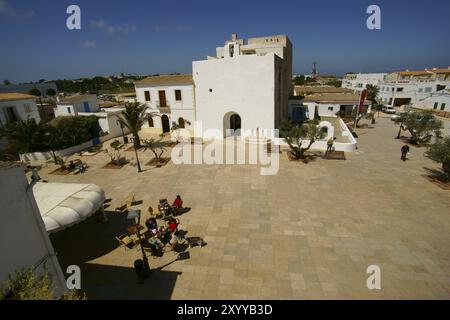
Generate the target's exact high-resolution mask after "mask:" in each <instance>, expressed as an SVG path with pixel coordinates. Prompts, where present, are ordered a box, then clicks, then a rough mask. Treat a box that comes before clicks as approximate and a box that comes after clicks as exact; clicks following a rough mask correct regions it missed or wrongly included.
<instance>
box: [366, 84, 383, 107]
mask: <svg viewBox="0 0 450 320" xmlns="http://www.w3.org/2000/svg"><path fill="white" fill-rule="evenodd" d="M366 90H367V100H370V101H372V104H376V103H377V97H378V93H380V88H378V86H376V85H373V84H368V85H367V86H366Z"/></svg>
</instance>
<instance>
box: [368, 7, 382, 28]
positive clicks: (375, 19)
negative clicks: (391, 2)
mask: <svg viewBox="0 0 450 320" xmlns="http://www.w3.org/2000/svg"><path fill="white" fill-rule="evenodd" d="M366 13H367V14H370V16H369V17H368V18H367V21H366V26H367V29H369V30H380V29H381V9H380V7H379V6H377V5H375V4H372V5H370V6H368V7H367V10H366Z"/></svg>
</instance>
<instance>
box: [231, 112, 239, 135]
mask: <svg viewBox="0 0 450 320" xmlns="http://www.w3.org/2000/svg"><path fill="white" fill-rule="evenodd" d="M230 129H231V130H233V131H234V132H235V134H237V133H239V132H236V130H240V129H241V117H240V116H239V115H237V114H233V115H232V116H231V117H230Z"/></svg>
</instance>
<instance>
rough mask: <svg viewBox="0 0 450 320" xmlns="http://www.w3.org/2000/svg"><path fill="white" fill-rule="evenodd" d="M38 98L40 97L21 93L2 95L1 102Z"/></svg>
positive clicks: (0, 95) (0, 94)
mask: <svg viewBox="0 0 450 320" xmlns="http://www.w3.org/2000/svg"><path fill="white" fill-rule="evenodd" d="M37 98H38V97H36V96H32V95H31V94H26V93H19V92H7V93H0V101H14V100H29V99H37Z"/></svg>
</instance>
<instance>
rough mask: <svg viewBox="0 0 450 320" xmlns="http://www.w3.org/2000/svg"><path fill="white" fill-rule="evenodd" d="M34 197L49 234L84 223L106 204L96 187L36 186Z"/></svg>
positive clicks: (34, 187)
mask: <svg viewBox="0 0 450 320" xmlns="http://www.w3.org/2000/svg"><path fill="white" fill-rule="evenodd" d="M33 194H34V198H35V199H36V203H37V206H38V208H39V211H40V213H41V216H42V220H44V223H45V229H46V230H47V232H48V233H52V232H57V231H60V230H63V229H65V228H67V227H70V226H72V225H74V224H76V223H79V222H81V221H83V220H85V219H86V218H88V217H90V216H91V215H92V214H94V213H95V212H96V211H97V210H99V209H101V208H102V206H103V203H104V201H105V192H104V191H103V189H102V188H100V187H99V186H97V185H95V184H74V183H43V182H38V183H36V184H35V185H34V186H33Z"/></svg>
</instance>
